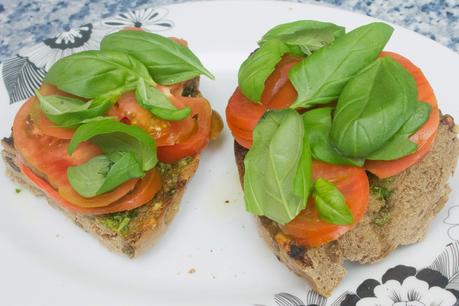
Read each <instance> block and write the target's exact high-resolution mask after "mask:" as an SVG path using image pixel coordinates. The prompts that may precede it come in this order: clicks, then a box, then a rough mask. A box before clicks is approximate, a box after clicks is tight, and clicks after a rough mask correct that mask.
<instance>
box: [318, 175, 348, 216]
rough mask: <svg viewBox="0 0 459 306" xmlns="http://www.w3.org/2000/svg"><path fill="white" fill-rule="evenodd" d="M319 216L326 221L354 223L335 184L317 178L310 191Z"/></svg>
mask: <svg viewBox="0 0 459 306" xmlns="http://www.w3.org/2000/svg"><path fill="white" fill-rule="evenodd" d="M312 197H313V198H314V204H315V207H316V209H317V212H318V213H319V217H320V218H321V219H322V220H324V221H325V222H327V223H331V224H339V225H347V224H352V223H354V217H353V216H352V213H351V211H350V210H349V207H347V205H346V201H345V199H344V196H343V195H342V194H341V192H340V191H339V190H338V188H336V186H335V185H333V184H332V183H330V182H328V181H327V180H325V179H322V178H319V179H317V180H316V181H315V182H314V191H313V193H312Z"/></svg>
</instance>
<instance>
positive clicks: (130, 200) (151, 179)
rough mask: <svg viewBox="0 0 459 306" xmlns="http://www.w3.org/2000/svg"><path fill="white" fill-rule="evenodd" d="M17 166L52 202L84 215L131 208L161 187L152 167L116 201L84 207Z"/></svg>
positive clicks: (144, 201)
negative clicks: (65, 197) (130, 189)
mask: <svg viewBox="0 0 459 306" xmlns="http://www.w3.org/2000/svg"><path fill="white" fill-rule="evenodd" d="M19 168H20V170H21V172H22V173H23V174H24V175H25V176H26V177H27V178H28V179H29V180H30V181H31V182H33V184H35V186H36V187H37V188H39V189H40V190H41V191H43V192H44V193H45V194H46V195H47V196H48V197H49V198H50V199H52V200H54V202H56V203H57V204H59V205H60V206H62V207H63V208H64V209H66V210H69V211H71V212H74V213H79V214H85V215H102V214H111V213H116V212H121V211H126V210H132V209H134V208H137V207H140V206H142V205H144V204H146V203H147V202H148V201H150V200H151V199H153V197H154V196H155V195H156V193H157V192H158V191H159V190H160V189H161V176H160V173H159V171H157V170H156V169H153V170H151V171H149V172H148V173H147V174H146V175H145V177H144V178H143V179H142V180H141V181H140V182H139V183H138V184H137V185H136V186H135V188H134V190H133V191H132V192H131V193H129V194H127V195H126V196H124V197H123V198H121V199H119V200H118V201H116V202H114V203H112V204H111V205H108V206H105V207H95V208H85V207H80V206H76V205H73V204H72V203H70V202H69V201H67V200H65V199H64V198H62V197H61V195H60V194H59V193H58V192H57V191H56V190H55V189H54V188H52V187H51V186H50V185H49V184H48V183H47V182H46V181H45V180H44V179H42V178H41V177H39V176H38V175H36V174H35V173H34V172H33V171H32V170H31V169H30V168H28V167H26V166H25V165H24V164H22V163H19Z"/></svg>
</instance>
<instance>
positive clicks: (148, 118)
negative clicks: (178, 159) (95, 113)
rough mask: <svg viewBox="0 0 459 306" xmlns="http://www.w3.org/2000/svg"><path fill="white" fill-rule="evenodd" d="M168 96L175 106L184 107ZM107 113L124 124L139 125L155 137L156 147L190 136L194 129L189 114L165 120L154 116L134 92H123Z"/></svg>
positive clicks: (177, 141)
mask: <svg viewBox="0 0 459 306" xmlns="http://www.w3.org/2000/svg"><path fill="white" fill-rule="evenodd" d="M169 98H170V99H171V102H172V103H173V104H174V105H175V106H176V107H177V108H184V107H185V105H184V104H183V103H182V102H181V101H180V99H177V98H176V97H174V96H170V97H169ZM108 115H109V116H114V117H117V118H118V120H120V121H121V122H124V123H126V124H132V125H136V126H138V127H140V128H141V129H143V130H144V131H146V132H147V133H148V134H150V136H152V137H153V138H154V139H155V141H156V145H157V146H158V147H161V146H170V145H174V144H176V143H179V142H181V141H183V140H184V139H187V138H188V137H190V135H191V134H192V133H193V132H194V130H195V124H194V121H193V119H192V118H191V117H190V116H189V117H187V118H185V119H183V120H180V121H167V120H163V119H160V118H158V117H156V116H154V115H153V114H152V113H151V112H150V111H149V110H147V109H146V108H143V107H142V106H140V104H139V103H138V102H137V99H136V97H135V93H134V92H127V93H125V94H123V95H122V96H121V97H120V99H119V100H118V101H117V103H116V104H115V105H114V106H113V107H112V108H110V110H109V111H108Z"/></svg>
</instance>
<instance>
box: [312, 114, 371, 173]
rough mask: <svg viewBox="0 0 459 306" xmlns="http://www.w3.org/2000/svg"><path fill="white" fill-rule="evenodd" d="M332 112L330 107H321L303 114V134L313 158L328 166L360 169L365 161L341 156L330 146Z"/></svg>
mask: <svg viewBox="0 0 459 306" xmlns="http://www.w3.org/2000/svg"><path fill="white" fill-rule="evenodd" d="M332 111H333V108H332V107H321V108H317V109H313V110H310V111H307V112H305V113H304V114H303V123H304V133H305V135H306V136H307V137H308V140H309V143H310V145H311V151H312V156H313V158H314V159H317V160H321V161H324V162H326V163H329V164H338V165H352V166H357V167H362V166H363V164H364V163H365V159H363V158H350V157H346V156H343V155H342V154H341V153H339V152H338V151H337V150H336V148H335V147H334V146H333V145H332V143H331V140H330V130H331V127H332Z"/></svg>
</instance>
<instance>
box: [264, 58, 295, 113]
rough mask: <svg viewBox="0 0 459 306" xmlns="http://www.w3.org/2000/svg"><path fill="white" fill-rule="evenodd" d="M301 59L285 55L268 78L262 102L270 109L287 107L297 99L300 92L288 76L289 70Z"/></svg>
mask: <svg viewBox="0 0 459 306" xmlns="http://www.w3.org/2000/svg"><path fill="white" fill-rule="evenodd" d="M301 60H302V58H301V57H299V56H293V55H290V54H287V55H285V56H284V57H282V59H281V61H280V62H279V63H278V64H277V66H276V69H274V71H273V73H272V74H271V75H270V76H269V77H268V79H266V81H265V90H264V91H263V95H262V96H261V102H262V103H263V104H264V105H266V107H267V108H268V109H285V108H287V107H289V106H290V105H291V104H292V103H293V102H294V101H295V100H296V98H297V96H298V93H297V92H296V89H295V87H293V84H292V82H290V79H289V78H288V72H289V71H290V69H291V68H292V67H293V66H294V65H295V64H297V63H299V62H300V61H301Z"/></svg>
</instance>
